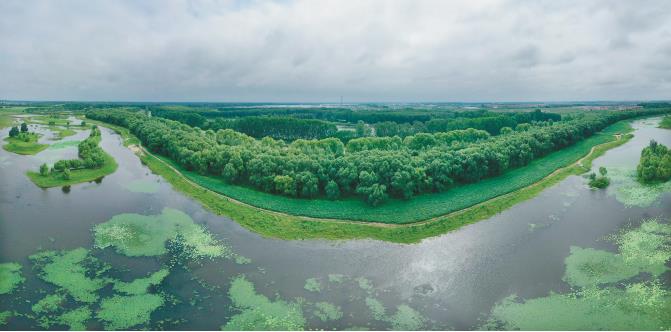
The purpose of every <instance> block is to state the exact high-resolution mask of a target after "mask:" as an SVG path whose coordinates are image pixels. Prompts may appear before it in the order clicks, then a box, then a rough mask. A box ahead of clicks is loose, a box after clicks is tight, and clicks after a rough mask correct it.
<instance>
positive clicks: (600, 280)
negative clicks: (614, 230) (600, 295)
mask: <svg viewBox="0 0 671 332" xmlns="http://www.w3.org/2000/svg"><path fill="white" fill-rule="evenodd" d="M565 263H566V273H565V275H564V280H565V281H566V282H568V283H569V284H571V285H573V286H580V287H585V286H590V285H597V284H607V283H613V282H617V281H622V280H627V279H629V278H632V277H635V276H637V275H638V274H639V273H641V272H648V273H650V274H652V275H654V276H657V275H660V274H662V273H664V271H666V267H665V266H664V263H662V264H655V265H650V264H645V263H644V264H640V262H634V261H629V262H628V261H626V260H625V258H624V257H623V256H622V255H620V254H614V253H611V252H608V251H603V250H596V249H592V248H580V247H571V255H570V256H568V257H567V258H566V260H565Z"/></svg>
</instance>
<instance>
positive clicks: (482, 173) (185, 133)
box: [87, 109, 667, 205]
mask: <svg viewBox="0 0 671 332" xmlns="http://www.w3.org/2000/svg"><path fill="white" fill-rule="evenodd" d="M664 112H667V110H666V109H650V110H630V111H617V112H593V113H584V114H582V115H579V116H574V117H572V118H571V119H569V120H564V121H559V122H553V121H544V122H534V124H530V125H528V126H522V127H519V126H516V128H517V130H514V129H510V130H506V131H505V133H504V134H501V135H498V136H487V135H486V133H483V132H481V131H478V130H476V129H470V130H469V129H467V130H462V131H456V132H453V131H449V132H444V133H435V134H432V133H420V134H416V135H411V136H407V137H405V138H404V139H401V138H400V137H364V138H358V139H353V140H350V141H349V142H348V143H347V144H346V145H345V144H344V143H343V142H342V141H341V140H339V139H336V138H326V139H321V140H303V139H298V140H295V141H293V142H291V143H287V142H285V141H282V140H275V139H273V138H271V137H265V138H263V139H261V140H257V139H254V138H253V137H250V136H248V135H245V134H243V133H240V132H237V131H234V130H231V129H222V130H218V131H214V130H202V129H200V128H194V127H192V126H188V125H186V124H183V123H180V122H176V121H172V120H168V119H163V118H159V117H150V116H147V115H146V114H145V113H143V112H127V111H120V110H115V111H105V110H97V111H91V112H88V113H87V117H90V118H92V119H96V120H100V121H104V122H108V123H112V124H116V125H120V126H123V127H127V128H129V129H130V130H131V132H132V133H133V134H135V135H136V136H137V137H138V138H139V139H140V140H141V141H142V142H143V144H144V145H146V146H147V147H148V148H149V149H150V150H151V151H154V152H157V153H159V154H162V155H165V156H167V157H169V158H171V159H173V160H175V161H176V162H177V163H178V164H179V165H181V166H183V167H185V168H186V169H188V170H194V171H196V172H198V173H200V174H204V175H211V176H217V177H219V176H220V177H222V178H223V179H224V180H225V181H227V182H229V183H234V184H240V185H249V186H252V187H255V188H257V189H258V190H262V191H265V192H271V193H276V194H282V195H287V196H292V197H306V198H309V197H316V196H326V197H328V198H331V199H337V198H339V197H343V196H352V195H355V196H359V197H361V198H363V199H365V200H366V201H367V202H368V203H370V204H372V205H377V204H380V203H382V202H384V201H385V200H386V199H387V198H388V197H390V196H391V197H396V198H409V197H412V196H414V195H417V194H421V193H427V192H441V191H445V190H449V189H450V188H451V187H453V186H455V185H459V184H464V183H473V182H477V181H479V180H481V179H483V178H486V177H493V176H497V175H500V174H502V173H504V172H505V171H507V170H509V169H512V168H516V167H520V166H524V165H526V164H528V163H529V162H530V161H532V160H533V159H535V158H538V157H541V156H544V155H547V154H548V153H550V152H553V151H556V150H559V149H562V148H563V147H566V146H569V145H572V144H574V143H576V142H578V141H580V140H582V139H584V138H586V137H589V136H591V135H592V134H594V133H595V132H597V131H600V130H601V129H603V128H605V127H606V126H607V125H609V124H612V123H614V122H617V121H619V120H622V119H627V118H632V117H636V116H642V115H651V114H659V113H664Z"/></svg>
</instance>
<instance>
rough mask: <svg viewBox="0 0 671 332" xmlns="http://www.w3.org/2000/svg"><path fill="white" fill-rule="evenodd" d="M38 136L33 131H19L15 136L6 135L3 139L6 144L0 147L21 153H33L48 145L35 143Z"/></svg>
mask: <svg viewBox="0 0 671 332" xmlns="http://www.w3.org/2000/svg"><path fill="white" fill-rule="evenodd" d="M38 139H39V136H38V135H37V134H35V133H29V134H25V133H21V134H20V135H19V136H17V137H7V138H5V141H6V142H7V144H5V145H3V146H2V147H3V148H4V149H5V150H7V151H9V152H14V153H16V154H21V155H33V154H37V153H38V152H40V151H42V150H44V149H46V148H47V147H49V144H40V143H37V140H38Z"/></svg>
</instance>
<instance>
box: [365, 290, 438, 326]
mask: <svg viewBox="0 0 671 332" xmlns="http://www.w3.org/2000/svg"><path fill="white" fill-rule="evenodd" d="M366 306H367V307H368V309H369V310H370V312H371V314H372V316H373V319H374V320H377V321H381V322H388V323H389V324H391V327H392V329H394V330H419V329H421V328H422V326H424V321H425V320H426V319H425V318H424V316H422V315H421V314H420V313H418V312H417V311H416V310H415V309H412V308H410V307H409V306H408V305H405V304H401V305H399V306H398V307H397V308H396V313H395V314H393V315H390V316H387V310H386V309H385V307H384V304H382V302H380V300H378V299H375V298H372V297H367V298H366Z"/></svg>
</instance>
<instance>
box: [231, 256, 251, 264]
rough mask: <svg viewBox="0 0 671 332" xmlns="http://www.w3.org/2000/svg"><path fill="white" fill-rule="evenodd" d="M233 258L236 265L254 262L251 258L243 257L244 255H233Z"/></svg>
mask: <svg viewBox="0 0 671 332" xmlns="http://www.w3.org/2000/svg"><path fill="white" fill-rule="evenodd" d="M233 257H234V260H235V264H239V265H245V264H249V263H251V262H252V260H251V259H250V258H247V257H245V256H242V255H238V254H233Z"/></svg>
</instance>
